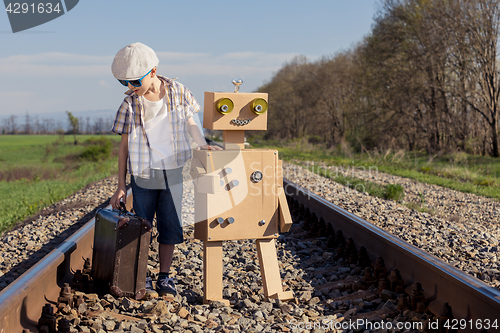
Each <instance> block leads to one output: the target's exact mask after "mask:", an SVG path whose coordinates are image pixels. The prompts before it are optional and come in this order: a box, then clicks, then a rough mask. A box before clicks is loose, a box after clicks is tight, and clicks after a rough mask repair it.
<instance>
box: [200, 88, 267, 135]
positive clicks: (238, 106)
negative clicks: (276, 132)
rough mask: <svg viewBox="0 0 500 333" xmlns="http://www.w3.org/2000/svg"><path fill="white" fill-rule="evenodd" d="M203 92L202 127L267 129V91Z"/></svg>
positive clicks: (236, 89)
mask: <svg viewBox="0 0 500 333" xmlns="http://www.w3.org/2000/svg"><path fill="white" fill-rule="evenodd" d="M241 83H242V81H241V80H233V84H234V85H235V89H234V92H233V93H229V92H226V93H222V92H205V105H204V109H203V113H204V115H203V127H205V128H206V129H211V130H224V131H228V130H229V131H231V130H233V131H237V130H239V131H241V130H243V131H245V130H254V131H255V130H267V106H268V105H267V101H268V97H267V93H240V92H238V90H239V86H240V85H241Z"/></svg>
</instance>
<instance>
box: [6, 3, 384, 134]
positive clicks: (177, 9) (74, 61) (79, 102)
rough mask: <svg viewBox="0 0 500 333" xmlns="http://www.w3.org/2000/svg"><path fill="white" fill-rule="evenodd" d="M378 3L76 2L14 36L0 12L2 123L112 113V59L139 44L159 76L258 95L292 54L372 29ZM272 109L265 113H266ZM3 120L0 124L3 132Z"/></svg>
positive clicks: (340, 43) (313, 56)
mask: <svg viewBox="0 0 500 333" xmlns="http://www.w3.org/2000/svg"><path fill="white" fill-rule="evenodd" d="M378 6H379V2H378V1H376V0H308V1H304V0H301V1H296V0H270V1H262V0H252V1H235V0H232V1H225V0H211V1H206V0H205V1H201V0H192V1H170V0H141V1H130V0H105V1H97V0H81V1H79V3H78V4H77V5H76V7H74V8H73V9H72V10H71V11H69V12H67V13H65V14H64V15H62V16H60V17H58V18H56V19H54V20H52V21H50V22H47V23H45V24H43V25H40V26H37V27H34V28H32V29H29V30H25V31H22V32H18V33H12V30H11V27H10V23H9V20H8V16H7V13H6V12H3V13H0V41H1V46H0V77H1V80H0V99H1V101H2V102H1V103H0V120H1V119H2V118H4V119H5V118H6V117H9V116H10V115H16V116H17V119H18V122H19V123H22V121H23V120H22V119H24V118H25V115H26V114H27V113H28V114H29V115H30V116H37V115H38V116H40V117H48V116H50V115H56V114H57V115H63V116H65V111H70V112H72V113H74V114H75V115H77V116H82V115H94V114H97V113H99V112H101V113H102V114H105V115H109V116H110V117H114V114H115V112H116V110H117V109H118V107H119V105H120V103H121V101H122V100H123V98H124V95H123V93H124V92H125V90H126V88H125V87H123V86H122V85H120V84H119V83H118V82H117V81H116V79H115V78H114V77H113V75H112V73H111V63H112V61H113V58H114V56H115V54H116V53H117V52H118V50H120V49H121V48H123V47H124V46H126V45H128V44H130V43H133V42H141V43H144V44H146V45H148V46H150V47H151V48H152V49H153V50H155V51H156V53H157V55H158V58H159V59H160V64H159V66H158V74H161V75H164V76H168V77H171V78H174V77H177V78H178V79H177V80H178V81H179V82H181V83H183V84H184V85H185V86H187V87H188V88H189V89H190V90H191V91H192V92H193V94H194V96H195V97H196V99H197V100H198V102H199V103H200V104H201V105H203V94H204V91H233V85H232V83H231V81H232V79H233V78H241V79H242V80H243V85H242V86H241V87H240V91H242V92H251V91H255V90H256V89H257V88H258V87H259V86H261V85H262V84H264V83H266V82H267V81H269V80H270V79H271V78H272V76H273V74H274V73H276V72H277V71H278V70H279V69H280V68H281V67H282V66H283V64H285V63H286V62H289V61H290V60H292V59H293V58H294V57H295V56H298V55H303V56H306V57H307V58H308V59H309V60H310V61H314V60H317V59H320V58H321V57H323V56H333V55H335V54H336V53H338V52H342V51H346V50H349V49H351V48H352V47H354V46H355V45H356V44H357V43H359V42H361V41H362V39H363V37H364V36H366V35H368V34H369V33H370V30H371V27H372V24H373V17H374V15H375V13H376V11H377V8H378ZM270 111H271V110H270ZM1 125H2V123H1V122H0V126H1Z"/></svg>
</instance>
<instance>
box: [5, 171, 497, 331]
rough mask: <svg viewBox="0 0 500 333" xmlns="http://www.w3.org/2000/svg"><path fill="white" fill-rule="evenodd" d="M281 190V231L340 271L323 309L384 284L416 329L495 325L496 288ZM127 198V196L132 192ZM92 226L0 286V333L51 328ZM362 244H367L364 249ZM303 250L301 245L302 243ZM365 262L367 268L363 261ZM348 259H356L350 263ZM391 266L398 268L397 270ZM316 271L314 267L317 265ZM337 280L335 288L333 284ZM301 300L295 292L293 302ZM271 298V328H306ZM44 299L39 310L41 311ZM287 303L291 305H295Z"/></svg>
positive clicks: (88, 250)
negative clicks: (274, 321) (287, 224)
mask: <svg viewBox="0 0 500 333" xmlns="http://www.w3.org/2000/svg"><path fill="white" fill-rule="evenodd" d="M285 191H286V194H287V198H288V200H289V204H290V206H291V211H292V214H293V215H294V219H295V221H296V222H299V221H302V222H300V226H301V227H302V228H301V229H299V228H297V227H295V229H294V230H292V235H291V236H290V238H287V239H297V240H303V239H307V238H310V239H314V238H316V237H317V238H318V239H321V241H320V242H319V243H321V244H322V246H323V247H324V249H323V250H324V251H325V252H326V253H332V254H334V255H335V257H336V258H332V259H331V261H332V265H328V266H329V267H331V271H332V272H335V274H337V275H338V276H339V278H338V279H335V280H334V281H332V280H330V282H327V283H323V284H318V285H317V287H315V288H316V289H317V290H326V289H325V288H327V286H329V287H330V289H328V292H323V295H324V296H321V299H320V301H321V302H322V304H324V307H327V306H329V307H330V308H331V311H330V313H339V311H341V310H339V305H338V304H339V302H341V300H342V301H345V300H346V299H347V298H349V297H350V299H352V300H354V299H360V298H361V299H365V305H366V304H367V303H370V301H367V300H366V299H369V300H372V299H373V298H375V297H381V296H380V295H381V294H383V293H384V291H388V292H385V295H389V296H387V297H391V296H393V297H396V296H397V295H399V296H398V299H395V302H397V309H392V310H391V311H395V312H400V313H401V315H400V318H403V316H402V314H403V313H406V314H408V313H411V314H417V313H420V314H421V313H423V312H424V313H427V314H422V315H419V316H420V317H419V319H421V320H422V318H428V319H427V321H425V322H424V320H422V322H424V326H422V327H421V328H420V327H418V326H416V327H417V329H414V331H433V330H434V329H436V330H441V331H449V332H453V331H457V330H458V331H463V332H480V331H488V332H495V331H499V330H498V326H500V291H499V290H497V289H495V288H492V287H490V286H488V285H486V284H484V283H483V282H481V281H480V280H478V279H476V278H473V277H471V276H470V275H467V274H466V273H464V272H462V271H460V270H457V269H456V268H454V267H452V266H450V265H448V264H445V263H444V262H442V261H441V260H439V259H436V258H435V257H433V256H431V255H429V254H427V253H425V252H423V251H421V250H419V249H417V248H415V247H413V246H411V245H409V244H408V243H406V242H404V241H402V240H400V239H399V238H396V237H394V236H392V235H390V234H388V233H386V232H384V231H382V230H381V229H379V228H377V227H374V226H373V225H372V224H370V223H368V222H366V221H364V220H362V219H360V218H358V217H356V216H355V215H353V214H351V213H349V212H347V211H345V210H343V209H341V208H339V207H336V206H335V205H333V204H331V203H330V202H328V201H326V200H324V199H323V198H321V197H319V196H317V195H315V194H313V193H311V192H309V191H307V190H305V189H303V188H300V187H299V186H297V185H295V184H293V183H291V182H290V181H288V180H285ZM127 202H128V203H130V202H131V200H128V201H127ZM93 227H94V220H91V221H89V222H88V223H87V224H86V225H85V226H84V227H82V228H81V229H80V230H79V231H78V232H76V233H75V234H73V235H72V236H71V237H70V238H69V239H67V240H66V241H65V242H64V243H63V244H62V245H60V246H59V247H58V248H57V249H56V250H54V251H52V252H51V253H50V254H49V255H48V256H46V257H45V258H44V259H42V260H41V261H40V262H38V264H36V265H35V266H33V267H32V268H31V269H30V270H29V271H27V272H26V273H24V274H23V275H22V276H21V277H19V278H18V279H17V280H15V281H14V282H13V283H12V284H11V285H9V286H8V287H7V288H5V289H4V290H3V291H2V292H1V293H0V333H11V332H12V333H14V332H23V333H24V332H38V331H39V329H38V328H39V326H41V327H42V328H41V329H40V331H41V332H42V331H43V332H51V330H52V331H53V332H55V330H53V327H55V321H56V319H55V317H54V316H53V315H52V312H53V307H52V306H46V304H56V303H57V301H58V298H59V297H60V293H61V287H63V286H64V283H69V282H71V280H72V278H73V276H74V273H75V272H77V270H83V269H84V267H83V266H84V260H83V259H82V258H90V257H91V255H92V242H93ZM302 229H305V231H304V230H302ZM328 247H329V249H328ZM361 247H363V248H364V249H366V254H367V256H366V255H365V252H364V250H362V249H361ZM303 251H305V252H307V251H306V249H303ZM314 259H315V258H314V257H310V256H308V255H305V256H304V257H303V260H304V261H306V260H309V261H314ZM323 264H324V261H319V263H318V266H321V265H323ZM370 264H371V265H370ZM368 265H369V266H371V267H372V269H370V268H368V269H367V268H366V267H365V266H368ZM342 266H343V267H342ZM355 266H359V267H357V268H354V267H355ZM339 267H342V268H339ZM351 268H352V269H351ZM393 269H397V270H398V271H399V274H400V276H398V275H397V274H396V271H395V270H393ZM316 272H318V270H317V269H316ZM359 272H361V274H360V273H359ZM343 273H345V274H343ZM328 274H333V273H331V272H330V271H328V270H325V271H323V276H325V275H328ZM285 279H286V277H285ZM341 285H342V286H343V287H342V288H341V287H339V286H341ZM346 286H347V287H346ZM335 288H337V289H335ZM332 289H335V290H340V291H342V294H341V295H337V296H338V297H336V298H333V299H332V298H330V299H328V297H329V295H332V294H331V293H329V291H331V290H332ZM346 290H347V291H346ZM361 290H364V291H361ZM403 290H404V291H405V292H406V296H404V295H405V294H404V293H403ZM319 294H320V293H318V295H319ZM367 295H369V296H367ZM331 297H334V296H331ZM318 299H319V298H318ZM300 302H301V301H300V300H297V301H296V302H295V303H297V304H298V303H300ZM308 302H310V301H309V300H308ZM349 302H350V303H346V304H353V303H352V301H349ZM273 304H275V303H273ZM233 305H234V304H233ZM275 305H276V307H278V308H279V311H282V312H279V313H283V314H284V313H287V316H284V317H286V318H287V319H286V320H288V323H286V320H285V321H284V323H283V325H281V326H279V327H277V326H273V327H274V330H276V331H277V330H280V329H279V328H282V329H283V328H284V327H287V326H288V328H289V329H293V328H297V329H299V330H300V329H302V328H303V329H305V330H306V331H307V330H308V325H307V324H306V323H300V321H297V320H296V319H292V318H293V316H291V315H290V313H291V310H292V308H293V307H291V308H290V309H288V308H287V307H286V306H283V305H282V304H275ZM44 306H45V310H44V311H45V314H44V315H43V316H42V309H43V308H44ZM294 306H295V308H294V309H297V308H298V306H296V305H294ZM342 306H343V305H341V306H340V308H342ZM351 306H352V305H351ZM352 308H354V307H352ZM334 310H335V311H334ZM273 311H274V310H273ZM383 311H384V308H383V307H382V308H381V309H376V310H375V309H372V308H369V307H368V310H366V311H365V312H364V313H363V311H361V312H360V313H358V314H356V315H353V316H348V315H345V316H344V317H341V318H343V321H340V319H339V317H337V319H339V321H337V323H336V324H335V325H333V324H332V325H330V326H328V325H327V327H326V331H328V330H329V329H331V330H332V331H333V330H335V329H338V330H339V331H342V330H344V331H346V332H347V331H350V330H354V331H356V330H359V327H356V325H357V323H358V322H357V320H360V319H361V318H363V315H365V317H370V316H371V318H376V320H380V318H386V316H385V314H383ZM355 312H356V311H354V312H353V314H354V313H355ZM276 313H278V312H276ZM325 313H326V312H325ZM344 313H345V311H344ZM292 314H293V313H292ZM374 315H376V316H375V317H374ZM41 318H42V320H41V321H40V319H41ZM186 318H189V317H186ZM299 318H300V317H299ZM290 320H292V321H291V322H290ZM293 320H295V322H294V321H293ZM410 321H412V320H409V322H410ZM413 321H414V320H413ZM348 322H351V325H350V326H349V325H347V326H346V325H345V324H346V323H348ZM39 323H41V325H39ZM353 323H354V324H353ZM388 323H390V322H389V321H388V322H386V325H387V324H388ZM337 324H338V325H337ZM342 325H344V326H342ZM353 325H354V326H353ZM364 325H365V326H364V329H367V330H369V331H375V332H376V331H380V330H382V329H384V328H383V327H381V326H380V325H381V324H380V322H379V324H378V326H377V324H375V326H373V324H372V326H370V327H367V323H366V322H365V323H364ZM445 326H447V327H445ZM49 327H50V328H49ZM206 327H208V325H207V326H206ZM413 327H415V326H413ZM370 328H372V329H371V330H370ZM387 328H388V327H385V330H386V331H404V328H405V327H404V326H403V328H402V329H399V328H397V329H396V328H395V327H394V326H392V324H391V327H390V328H389V329H387ZM59 330H60V331H61V332H62V331H64V330H65V329H64V328H59ZM207 330H209V331H210V328H207ZM67 331H68V332H69V330H67ZM110 331H112V330H110ZM361 331H363V330H361ZM407 331H411V330H407Z"/></svg>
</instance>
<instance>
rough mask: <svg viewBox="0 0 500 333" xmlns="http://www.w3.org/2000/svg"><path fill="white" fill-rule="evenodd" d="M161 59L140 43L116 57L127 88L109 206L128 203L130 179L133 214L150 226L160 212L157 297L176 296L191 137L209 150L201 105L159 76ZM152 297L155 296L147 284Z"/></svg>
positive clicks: (116, 66)
mask: <svg viewBox="0 0 500 333" xmlns="http://www.w3.org/2000/svg"><path fill="white" fill-rule="evenodd" d="M158 63H159V60H158V57H157V56H156V54H155V52H154V51H153V50H152V49H151V48H149V47H148V46H146V45H144V44H141V43H133V44H130V45H127V46H125V47H124V48H123V49H121V50H120V51H118V53H117V54H116V56H115V58H114V60H113V64H112V66H111V70H112V72H113V75H114V77H115V78H116V79H118V81H119V82H120V83H121V84H122V85H124V86H126V87H128V88H129V90H128V91H127V92H126V93H125V94H126V95H127V96H126V97H125V99H124V100H123V102H122V104H121V106H120V108H119V109H118V112H117V114H116V118H115V121H114V124H113V127H112V129H111V131H113V132H114V133H117V134H120V135H121V143H120V150H119V155H118V188H117V190H116V192H115V193H114V195H113V196H112V197H111V206H112V207H113V208H118V207H119V205H120V201H122V202H125V200H126V188H125V177H126V173H127V170H128V172H129V173H130V174H131V184H132V194H133V207H134V212H135V213H136V214H137V215H138V216H141V217H143V218H145V219H147V220H149V221H153V218H154V216H155V213H156V220H157V229H158V243H159V244H160V246H159V259H160V274H159V276H158V280H157V283H156V290H157V291H158V294H159V295H160V296H161V295H164V294H167V293H169V294H173V295H175V294H176V293H177V291H176V289H175V284H174V281H173V279H172V278H169V276H168V273H169V270H170V265H171V263H172V257H173V252H174V246H175V244H179V243H182V241H183V234H182V225H181V206H182V168H183V166H184V164H186V162H187V161H189V159H191V157H192V153H191V145H190V142H189V138H188V136H187V134H188V133H189V134H190V136H191V137H192V138H193V139H194V141H195V142H196V143H197V144H198V149H200V148H201V149H217V150H218V149H220V148H219V147H216V146H209V145H208V144H207V143H206V141H205V139H204V137H203V135H202V133H201V131H200V129H199V128H198V126H197V125H196V123H195V121H194V119H193V118H192V116H193V115H194V114H195V113H197V112H198V111H199V110H200V109H201V106H200V105H199V104H198V102H197V101H196V100H195V99H194V97H193V95H192V94H191V92H190V91H189V90H188V89H186V88H185V87H184V86H183V85H182V84H180V83H177V82H174V81H173V80H171V79H169V78H167V77H163V76H159V75H156V67H157V66H158ZM146 289H147V291H148V294H150V295H151V294H152V293H154V291H153V285H152V281H151V279H150V278H149V277H148V278H147V279H146Z"/></svg>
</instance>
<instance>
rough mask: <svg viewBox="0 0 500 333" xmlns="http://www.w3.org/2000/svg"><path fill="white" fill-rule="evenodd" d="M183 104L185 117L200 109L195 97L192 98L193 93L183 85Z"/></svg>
mask: <svg viewBox="0 0 500 333" xmlns="http://www.w3.org/2000/svg"><path fill="white" fill-rule="evenodd" d="M182 90H183V94H182V98H183V102H184V103H183V104H184V110H185V112H186V114H185V119H189V118H191V117H192V116H193V115H194V114H195V113H197V112H199V111H200V110H201V105H200V104H199V103H198V101H197V100H196V98H194V96H193V93H192V92H191V91H190V90H189V89H187V88H186V87H183V89H182Z"/></svg>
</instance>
